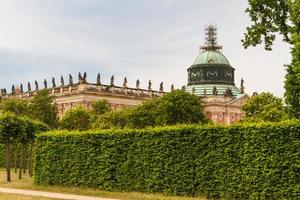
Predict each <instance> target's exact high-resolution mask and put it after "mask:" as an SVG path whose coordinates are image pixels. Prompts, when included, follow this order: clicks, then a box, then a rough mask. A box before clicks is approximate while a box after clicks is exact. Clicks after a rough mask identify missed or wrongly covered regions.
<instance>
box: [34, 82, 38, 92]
mask: <svg viewBox="0 0 300 200" xmlns="http://www.w3.org/2000/svg"><path fill="white" fill-rule="evenodd" d="M34 84H35V90H39V84H38V82H37V81H36V80H35V81H34Z"/></svg>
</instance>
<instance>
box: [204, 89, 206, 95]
mask: <svg viewBox="0 0 300 200" xmlns="http://www.w3.org/2000/svg"><path fill="white" fill-rule="evenodd" d="M204 96H206V88H204Z"/></svg>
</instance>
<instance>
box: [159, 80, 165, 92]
mask: <svg viewBox="0 0 300 200" xmlns="http://www.w3.org/2000/svg"><path fill="white" fill-rule="evenodd" d="M159 91H164V82H161V83H160V84H159Z"/></svg>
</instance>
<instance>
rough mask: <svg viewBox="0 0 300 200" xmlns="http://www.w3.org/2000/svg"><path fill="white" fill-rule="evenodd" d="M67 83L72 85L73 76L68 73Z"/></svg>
mask: <svg viewBox="0 0 300 200" xmlns="http://www.w3.org/2000/svg"><path fill="white" fill-rule="evenodd" d="M69 85H73V76H72V75H71V74H69Z"/></svg>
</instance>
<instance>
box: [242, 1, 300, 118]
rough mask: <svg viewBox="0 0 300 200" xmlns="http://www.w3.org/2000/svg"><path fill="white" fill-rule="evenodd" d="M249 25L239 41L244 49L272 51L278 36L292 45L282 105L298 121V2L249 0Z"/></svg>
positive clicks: (299, 112)
mask: <svg viewBox="0 0 300 200" xmlns="http://www.w3.org/2000/svg"><path fill="white" fill-rule="evenodd" d="M248 2H249V7H248V8H247V10H246V12H247V13H248V14H249V16H250V19H251V21H252V23H253V24H252V25H251V26H250V27H247V33H245V38H244V39H243V40H242V42H243V45H244V47H245V48H247V47H249V46H256V45H258V44H262V43H264V45H265V49H266V50H272V44H273V42H274V41H275V39H276V36H277V35H281V36H282V37H283V41H285V42H287V43H289V44H290V45H291V49H292V51H291V54H292V61H291V63H290V64H289V65H287V66H286V67H287V74H286V76H285V78H286V80H285V86H284V87H285V102H286V104H287V105H288V110H289V112H290V113H291V114H292V115H293V116H295V117H297V118H300V1H299V0H248Z"/></svg>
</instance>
